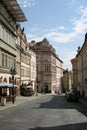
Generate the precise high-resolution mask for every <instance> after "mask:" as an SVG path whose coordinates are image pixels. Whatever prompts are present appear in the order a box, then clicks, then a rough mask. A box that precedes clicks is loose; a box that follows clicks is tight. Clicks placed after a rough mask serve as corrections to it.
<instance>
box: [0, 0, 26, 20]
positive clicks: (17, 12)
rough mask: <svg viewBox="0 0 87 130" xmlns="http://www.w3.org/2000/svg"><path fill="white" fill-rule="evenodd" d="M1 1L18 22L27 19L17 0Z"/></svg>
mask: <svg viewBox="0 0 87 130" xmlns="http://www.w3.org/2000/svg"><path fill="white" fill-rule="evenodd" d="M1 2H2V3H3V4H4V6H5V7H6V8H7V10H8V11H9V13H10V14H11V15H12V17H13V18H14V19H15V20H16V21H17V22H24V21H26V20H27V19H26V17H25V15H24V13H23V11H22V10H21V8H20V6H19V4H18V3H17V1H16V0H1Z"/></svg>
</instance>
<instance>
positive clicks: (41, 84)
mask: <svg viewBox="0 0 87 130" xmlns="http://www.w3.org/2000/svg"><path fill="white" fill-rule="evenodd" d="M30 45H31V47H32V48H33V49H34V50H35V52H36V66H37V78H36V81H37V90H38V92H51V93H55V92H61V78H62V76H63V67H62V64H63V62H62V61H61V60H60V59H59V57H58V56H57V55H56V52H55V49H54V48H53V47H52V46H51V45H50V44H49V42H48V40H47V39H46V38H44V39H43V40H42V41H40V42H35V41H32V42H31V44H30Z"/></svg>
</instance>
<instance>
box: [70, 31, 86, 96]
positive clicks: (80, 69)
mask: <svg viewBox="0 0 87 130" xmlns="http://www.w3.org/2000/svg"><path fill="white" fill-rule="evenodd" d="M72 66H73V68H76V72H75V70H74V71H73V79H74V81H75V77H76V79H77V77H78V79H77V81H78V89H79V90H80V92H81V95H83V96H85V97H87V34H86V35H85V40H84V43H83V45H82V47H81V48H79V50H78V53H77V55H76V58H75V64H74V62H72ZM74 81H73V82H74ZM76 85H77V82H76Z"/></svg>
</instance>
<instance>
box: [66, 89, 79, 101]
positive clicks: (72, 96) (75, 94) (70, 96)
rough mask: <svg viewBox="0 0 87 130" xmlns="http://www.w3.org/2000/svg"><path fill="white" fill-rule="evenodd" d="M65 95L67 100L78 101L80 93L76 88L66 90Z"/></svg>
mask: <svg viewBox="0 0 87 130" xmlns="http://www.w3.org/2000/svg"><path fill="white" fill-rule="evenodd" d="M65 97H66V99H67V101H78V99H79V98H80V93H79V91H77V90H71V91H68V92H66V94H65Z"/></svg>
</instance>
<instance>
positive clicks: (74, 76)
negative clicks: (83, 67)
mask: <svg viewBox="0 0 87 130" xmlns="http://www.w3.org/2000/svg"><path fill="white" fill-rule="evenodd" d="M71 63H72V72H73V74H72V79H73V83H72V85H73V87H74V88H77V89H79V88H78V66H77V58H74V59H72V60H71Z"/></svg>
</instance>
